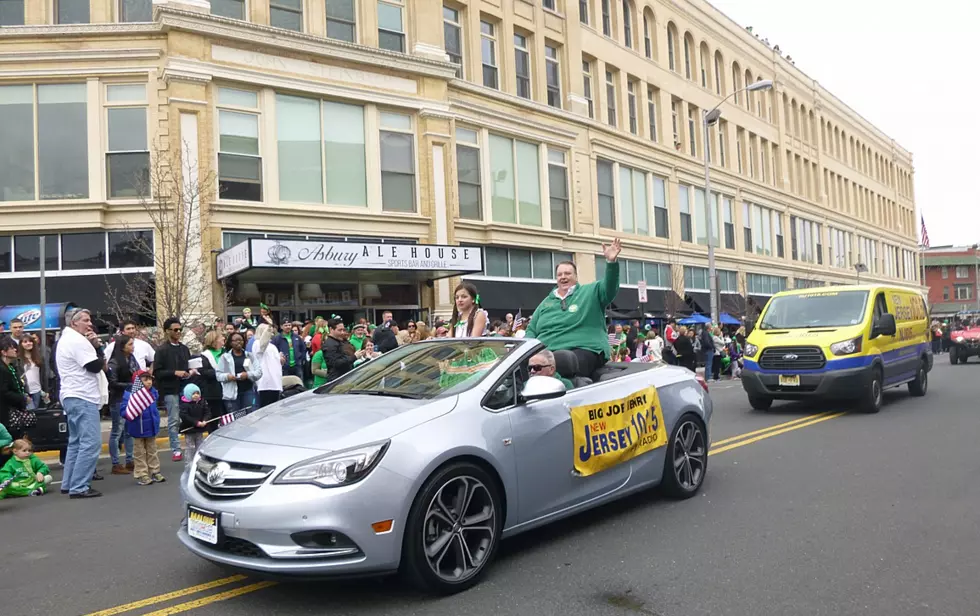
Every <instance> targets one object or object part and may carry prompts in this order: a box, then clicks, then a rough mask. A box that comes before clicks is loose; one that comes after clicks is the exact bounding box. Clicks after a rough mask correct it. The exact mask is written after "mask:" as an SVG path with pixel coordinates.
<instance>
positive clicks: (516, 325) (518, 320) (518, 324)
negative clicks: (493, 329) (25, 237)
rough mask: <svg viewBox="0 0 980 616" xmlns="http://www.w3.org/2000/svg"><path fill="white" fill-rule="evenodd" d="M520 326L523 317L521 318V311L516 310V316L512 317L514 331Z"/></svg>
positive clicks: (522, 322)
mask: <svg viewBox="0 0 980 616" xmlns="http://www.w3.org/2000/svg"><path fill="white" fill-rule="evenodd" d="M521 325H524V317H523V316H521V311H520V309H518V311H517V316H516V317H514V329H517V328H518V327H520V326H521Z"/></svg>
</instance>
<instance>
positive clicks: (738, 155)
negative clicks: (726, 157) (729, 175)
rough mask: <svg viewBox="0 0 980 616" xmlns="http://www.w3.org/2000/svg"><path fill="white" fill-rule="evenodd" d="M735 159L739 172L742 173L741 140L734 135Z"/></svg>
mask: <svg viewBox="0 0 980 616" xmlns="http://www.w3.org/2000/svg"><path fill="white" fill-rule="evenodd" d="M735 161H736V164H737V169H738V172H739V173H742V141H741V139H739V138H738V135H735Z"/></svg>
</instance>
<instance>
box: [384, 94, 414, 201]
mask: <svg viewBox="0 0 980 616" xmlns="http://www.w3.org/2000/svg"><path fill="white" fill-rule="evenodd" d="M381 209H382V210H384V211H386V212H414V211H415V131H414V130H413V128H412V116H410V115H406V114H403V113H393V112H390V111H382V112H381Z"/></svg>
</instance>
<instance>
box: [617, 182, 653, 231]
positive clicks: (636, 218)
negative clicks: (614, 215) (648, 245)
mask: <svg viewBox="0 0 980 616" xmlns="http://www.w3.org/2000/svg"><path fill="white" fill-rule="evenodd" d="M648 208H649V205H648V204H647V174H646V173H644V172H642V171H637V170H636V169H631V168H629V167H627V166H625V165H619V213H620V220H621V221H622V225H623V228H622V230H623V231H625V232H627V233H638V234H641V235H648V234H649V233H650V222H649V209H648Z"/></svg>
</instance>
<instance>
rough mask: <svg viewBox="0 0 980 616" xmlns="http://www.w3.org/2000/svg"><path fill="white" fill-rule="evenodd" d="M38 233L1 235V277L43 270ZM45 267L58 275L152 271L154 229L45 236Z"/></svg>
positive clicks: (52, 273)
mask: <svg viewBox="0 0 980 616" xmlns="http://www.w3.org/2000/svg"><path fill="white" fill-rule="evenodd" d="M40 249H41V242H40V236H39V235H0V276H2V275H3V274H8V273H11V272H13V273H15V274H17V273H24V272H37V271H40V265H41V254H40ZM44 269H45V272H46V273H47V275H48V276H53V277H55V278H57V277H59V276H60V275H62V274H61V273H62V272H71V275H79V274H80V273H81V274H95V273H109V272H116V273H136V272H152V271H153V232H152V231H148V230H142V229H133V230H127V231H108V232H107V231H104V230H101V229H98V230H92V231H79V232H74V233H62V234H58V233H46V234H45V235H44Z"/></svg>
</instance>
